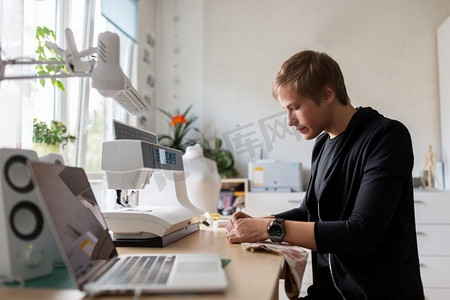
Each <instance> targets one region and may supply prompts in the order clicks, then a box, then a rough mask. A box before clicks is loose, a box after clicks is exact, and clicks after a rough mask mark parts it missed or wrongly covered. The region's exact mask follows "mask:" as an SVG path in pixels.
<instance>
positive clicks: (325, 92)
mask: <svg viewBox="0 0 450 300" xmlns="http://www.w3.org/2000/svg"><path fill="white" fill-rule="evenodd" d="M335 98H336V92H335V91H334V89H333V88H332V87H331V86H330V85H328V84H325V85H324V86H323V87H322V101H323V102H324V103H325V104H331V103H332V102H333V100H334V99H335Z"/></svg>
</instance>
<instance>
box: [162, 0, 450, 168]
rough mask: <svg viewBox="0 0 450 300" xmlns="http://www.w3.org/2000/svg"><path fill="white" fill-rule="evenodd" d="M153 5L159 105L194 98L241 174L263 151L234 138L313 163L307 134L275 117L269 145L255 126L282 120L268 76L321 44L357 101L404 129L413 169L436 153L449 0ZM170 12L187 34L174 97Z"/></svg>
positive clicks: (191, 0)
mask: <svg viewBox="0 0 450 300" xmlns="http://www.w3.org/2000/svg"><path fill="white" fill-rule="evenodd" d="M158 3H159V4H160V6H159V12H160V14H159V15H160V16H162V20H161V22H159V24H161V27H160V28H159V30H158V34H159V37H160V41H159V42H160V43H161V44H160V45H159V46H161V47H160V48H158V51H160V52H162V56H161V57H159V59H158V63H161V65H159V66H158V80H159V85H158V86H157V88H158V96H159V97H158V99H157V101H158V106H159V107H163V108H165V107H167V108H169V109H171V108H174V107H180V108H184V107H187V105H189V104H191V103H195V104H194V111H195V113H196V114H198V115H200V116H202V119H201V122H200V123H198V124H197V126H202V127H203V129H204V131H205V132H206V133H207V134H208V133H210V132H212V131H213V130H216V131H217V133H218V135H219V136H221V137H223V138H225V137H228V138H229V141H231V144H228V145H230V146H231V147H232V149H230V150H233V151H235V158H236V160H237V167H238V169H239V171H241V173H242V175H243V176H246V165H247V162H248V160H250V159H256V158H259V150H258V149H254V150H255V152H254V153H251V151H245V149H246V148H245V147H238V146H239V145H236V144H234V142H237V141H241V142H243V144H242V145H240V146H245V145H246V143H245V142H247V143H248V144H251V143H260V144H261V145H262V146H263V155H264V157H265V158H273V159H279V160H288V161H291V160H292V161H301V162H302V163H303V164H304V166H305V167H306V168H309V166H310V152H311V148H312V145H313V141H304V140H300V141H298V140H297V138H296V136H294V135H289V133H290V132H286V131H284V132H283V131H282V129H283V128H282V127H281V126H280V124H278V126H277V128H278V129H279V130H280V131H279V137H278V138H276V139H275V143H274V144H272V143H270V142H268V141H267V140H265V139H264V136H263V131H262V129H263V127H261V126H260V123H258V121H262V120H263V119H264V118H269V120H268V121H267V122H266V123H269V125H271V126H274V120H277V121H280V120H281V118H280V117H277V118H272V117H273V116H274V114H275V113H278V112H281V108H280V107H279V105H278V104H277V103H276V102H275V101H274V100H273V99H272V97H271V85H272V80H273V77H274V75H275V73H276V72H277V70H278V68H279V66H280V65H281V64H282V63H283V62H284V61H285V60H286V59H287V58H288V57H289V56H291V55H292V54H294V53H296V52H298V51H301V50H303V49H313V50H319V51H324V52H326V53H328V54H329V55H330V56H332V57H333V58H334V59H335V60H336V61H337V62H338V63H339V64H340V66H341V69H342V71H343V73H344V76H345V79H346V82H347V88H348V92H349V95H350V98H351V100H352V102H353V104H354V105H355V106H360V105H362V106H371V107H373V108H375V109H377V110H379V111H380V112H381V113H382V114H384V115H385V116H387V117H391V118H395V119H398V120H400V121H402V122H403V123H404V124H405V125H406V126H407V127H408V128H409V130H410V132H411V135H412V139H413V145H414V151H415V156H416V163H415V171H414V173H415V174H414V175H416V176H418V174H419V169H420V168H421V167H422V165H423V163H424V155H425V152H426V149H427V145H428V144H432V145H433V149H435V151H436V154H437V157H438V159H440V157H441V141H440V114H439V93H438V71H437V45H436V44H437V42H436V30H437V28H438V27H439V25H440V24H441V23H442V22H443V21H444V20H445V19H446V18H447V16H449V15H450V1H446V0H395V1H392V0H378V1H369V0H364V1H353V0H339V1H336V0H321V1H308V0H280V1H272V0H230V1H221V0H207V1H201V0H183V1H176V0H171V1H167V0H164V1H159V2H158ZM174 7H175V8H174ZM180 7H182V9H180ZM174 9H175V10H176V11H177V14H178V15H179V16H180V22H181V24H182V26H183V29H181V28H180V27H178V30H177V32H178V33H179V34H181V35H183V36H184V37H179V38H180V39H179V41H180V42H182V43H181V44H180V45H181V47H183V54H182V55H179V56H178V57H177V58H176V59H177V60H178V61H177V62H178V63H179V66H180V69H179V73H178V74H179V76H180V82H181V85H180V87H179V88H177V89H178V90H177V92H178V93H179V96H178V98H177V99H174V98H173V97H170V93H171V92H173V88H174V87H173V85H172V86H171V85H170V84H169V83H170V80H171V75H170V72H169V71H170V65H171V64H172V63H173V61H172V60H173V59H174V58H173V57H171V54H170V48H171V47H173V45H172V46H171V45H170V42H168V43H166V41H167V39H168V38H170V36H171V34H173V32H174V30H173V27H171V25H173V21H172V20H171V19H170V13H171V12H173V10H174ZM161 11H162V12H163V14H162V15H161ZM199 14H201V15H199ZM199 18H202V19H199ZM179 25H180V24H178V26H179ZM186 41H187V42H188V43H186V44H183V43H184V42H186ZM200 55H201V57H200ZM162 66H165V67H162ZM199 106H200V107H199ZM161 122H162V123H161ZM270 122H272V123H270ZM164 126H166V124H165V120H163V119H158V118H157V127H156V128H157V129H158V131H161V130H162V128H164ZM239 126H240V127H239ZM283 133H284V136H283ZM236 134H238V135H239V134H240V135H241V136H240V139H239V136H236ZM233 138H235V140H233ZM271 146H273V148H272V149H270V147H271ZM247 149H250V150H252V149H251V148H247ZM240 150H242V151H240Z"/></svg>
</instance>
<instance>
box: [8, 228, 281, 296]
mask: <svg viewBox="0 0 450 300" xmlns="http://www.w3.org/2000/svg"><path fill="white" fill-rule="evenodd" d="M200 228H201V229H200V231H198V232H195V233H193V234H191V235H190V236H188V237H185V238H183V239H181V240H179V241H177V242H175V243H173V244H171V245H169V246H167V247H165V248H118V252H119V253H120V254H127V253H128V254H136V253H194V252H195V253H218V254H219V255H220V257H221V258H229V259H231V262H230V263H229V264H228V265H227V266H226V267H225V272H226V274H227V278H228V289H227V290H226V292H225V293H220V294H186V295H143V296H142V297H141V298H142V299H152V300H154V299H165V300H168V299H208V300H213V299H230V300H241V299H278V278H279V272H280V267H281V264H282V262H283V258H282V257H281V256H278V255H275V254H271V253H268V252H253V253H251V252H247V251H245V250H244V249H243V248H242V246H241V245H240V244H229V243H228V241H227V239H226V238H225V230H224V229H223V228H211V227H206V226H203V225H201V226H200ZM84 297H85V294H84V293H83V292H81V291H79V290H50V289H28V288H26V289H22V290H10V289H0V299H21V300H22V299H33V300H41V299H42V300H44V299H45V300H48V299H55V300H59V299H62V300H72V299H77V300H79V299H83V298H84ZM98 298H100V299H114V300H120V299H131V298H132V296H101V297H98Z"/></svg>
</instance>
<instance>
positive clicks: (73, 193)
mask: <svg viewBox="0 0 450 300" xmlns="http://www.w3.org/2000/svg"><path fill="white" fill-rule="evenodd" d="M30 166H31V170H32V173H33V174H34V176H33V177H34V182H35V185H36V186H37V187H38V188H39V190H40V191H41V195H42V198H43V199H42V201H44V202H45V203H46V207H47V212H48V213H49V214H50V216H49V217H50V218H51V220H50V221H53V224H50V225H51V227H53V229H54V231H56V232H54V234H57V236H58V238H59V241H60V246H62V247H63V249H62V251H63V252H64V253H62V254H63V256H64V254H65V256H66V263H69V264H70V266H68V267H69V268H70V269H71V270H72V273H73V274H72V275H73V276H75V279H76V281H77V283H78V284H80V283H81V282H82V281H83V279H84V278H86V276H87V275H88V274H89V272H90V271H91V270H92V269H94V268H96V267H98V266H99V265H100V264H104V263H105V262H106V261H107V260H109V259H110V258H112V257H114V256H117V251H116V249H115V247H114V244H113V242H112V239H111V237H110V235H109V232H108V228H107V226H106V222H105V220H104V219H103V216H102V214H101V211H100V209H99V207H98V205H97V201H96V200H95V197H94V193H93V192H92V189H91V186H90V184H89V181H88V179H87V177H86V174H85V172H84V170H83V169H81V168H75V167H67V166H63V165H57V164H47V163H41V162H31V163H30Z"/></svg>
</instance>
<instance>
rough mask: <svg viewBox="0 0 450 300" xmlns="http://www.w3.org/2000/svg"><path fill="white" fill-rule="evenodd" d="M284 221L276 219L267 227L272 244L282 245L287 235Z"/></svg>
mask: <svg viewBox="0 0 450 300" xmlns="http://www.w3.org/2000/svg"><path fill="white" fill-rule="evenodd" d="M283 222H284V219H280V218H276V219H275V220H274V221H272V222H271V223H270V224H269V227H267V233H268V234H269V238H270V240H271V241H272V242H278V243H280V244H281V242H282V241H283V238H284V235H285V234H286V233H285V231H284V224H283Z"/></svg>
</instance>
